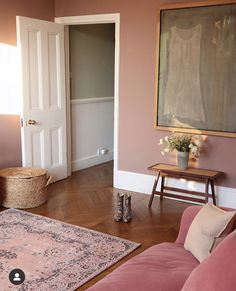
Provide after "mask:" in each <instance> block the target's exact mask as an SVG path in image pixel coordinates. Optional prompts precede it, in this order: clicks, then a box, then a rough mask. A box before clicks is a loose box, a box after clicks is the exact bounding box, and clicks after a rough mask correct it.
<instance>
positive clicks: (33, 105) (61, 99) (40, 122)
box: [17, 16, 67, 181]
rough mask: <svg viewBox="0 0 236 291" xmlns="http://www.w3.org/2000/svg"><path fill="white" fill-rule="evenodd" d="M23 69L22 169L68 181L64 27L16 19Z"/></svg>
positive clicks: (19, 17) (30, 19)
mask: <svg viewBox="0 0 236 291" xmlns="http://www.w3.org/2000/svg"><path fill="white" fill-rule="evenodd" d="M17 44H18V46H19V49H20V55H21V67H22V100H23V103H22V105H23V106H22V107H23V109H22V158H23V166H29V167H42V168H46V169H48V172H49V173H50V174H51V175H52V176H53V181H57V180H60V179H63V178H65V177H67V157H66V100H65V61H64V27H63V25H60V24H56V23H53V22H48V21H42V20H36V19H32V18H27V17H21V16H17Z"/></svg>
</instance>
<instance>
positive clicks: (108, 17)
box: [55, 13, 120, 186]
mask: <svg viewBox="0 0 236 291" xmlns="http://www.w3.org/2000/svg"><path fill="white" fill-rule="evenodd" d="M55 22H57V23H60V24H64V25H65V32H66V33H65V43H66V47H65V50H66V60H67V61H66V76H67V78H66V88H67V89H66V91H67V93H66V94H67V135H68V138H67V160H68V167H67V169H68V176H69V175H70V174H71V172H72V170H74V169H75V168H74V169H72V166H73V167H74V166H75V167H76V163H74V164H73V165H72V163H71V161H72V154H73V153H72V151H71V149H72V138H71V128H72V124H71V123H72V122H71V115H72V114H71V111H72V109H71V102H72V103H73V102H76V101H73V99H71V96H70V94H71V86H70V66H69V26H77V25H92V24H114V30H115V31H114V36H115V48H114V91H113V92H114V100H113V102H114V107H113V108H114V109H113V110H114V115H113V119H114V127H113V137H114V138H113V146H114V148H113V160H114V163H113V186H115V185H116V184H117V180H118V124H119V119H118V117H119V114H118V111H119V110H118V109H119V106H118V104H119V54H120V14H119V13H114V14H99V15H83V16H71V17H59V18H56V19H55ZM72 78H73V76H72ZM102 97H104V96H102ZM111 97H112V96H108V97H104V98H107V102H108V103H109V102H110V103H111ZM81 99H86V98H81ZM87 99H88V98H87ZM90 99H93V98H90ZM87 101H88V100H87ZM90 101H92V100H90ZM103 101H105V99H104V100H103ZM81 102H82V103H83V101H81ZM84 102H86V101H84ZM101 103H104V102H101ZM81 105H82V104H81ZM95 122H96V121H95ZM98 150H99V151H100V153H98ZM104 150H105V152H106V150H107V149H106V147H105V148H104V146H101V148H100V147H99V148H97V149H96V153H95V155H97V156H102V155H103V153H104ZM107 154H109V152H108V153H107ZM107 154H104V156H105V155H107ZM110 154H112V153H110ZM84 163H85V162H84Z"/></svg>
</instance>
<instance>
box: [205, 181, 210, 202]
mask: <svg viewBox="0 0 236 291" xmlns="http://www.w3.org/2000/svg"><path fill="white" fill-rule="evenodd" d="M208 194H209V179H206V187H205V202H206V203H207V202H208Z"/></svg>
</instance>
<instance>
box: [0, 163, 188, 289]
mask: <svg viewBox="0 0 236 291" xmlns="http://www.w3.org/2000/svg"><path fill="white" fill-rule="evenodd" d="M112 176H113V163H112V162H109V163H105V164H102V165H99V166H95V167H91V168H89V169H85V170H81V171H78V172H74V173H73V174H72V176H71V177H69V178H68V179H65V180H62V181H60V182H57V183H54V184H51V185H50V186H49V187H48V188H47V191H48V195H49V199H48V202H47V203H46V204H44V205H42V206H40V207H37V208H33V209H28V210H27V211H29V212H32V213H37V214H40V215H44V216H47V217H50V218H54V219H58V220H61V221H64V222H68V223H72V224H75V225H79V226H83V227H87V228H90V229H94V230H97V231H101V232H104V233H109V234H112V235H115V236H119V237H122V238H125V239H129V240H132V241H135V242H140V243H141V244H142V245H141V247H139V248H138V249H137V250H136V251H134V252H133V253H131V254H130V255H129V256H127V257H125V258H124V259H122V260H121V261H119V262H118V263H117V264H115V265H113V266H112V267H111V268H109V269H108V270H107V271H105V272H103V273H102V274H100V275H98V276H97V277H95V278H94V279H92V280H90V281H89V282H88V283H87V284H85V285H83V286H82V287H81V288H79V289H78V290H86V289H87V288H88V287H89V286H91V285H93V284H94V283H95V282H97V281H98V280H100V279H101V278H102V277H104V276H105V275H107V274H108V273H109V272H111V271H112V270H114V269H115V268H116V267H117V266H118V265H120V264H122V263H123V262H125V261H127V260H128V259H129V258H131V257H132V256H134V255H137V254H138V253H140V252H142V251H143V250H144V249H146V248H148V247H150V246H152V245H155V244H157V243H160V242H165V241H168V242H173V241H174V240H175V238H176V236H177V233H178V229H179V223H180V218H181V215H182V212H183V210H184V209H185V208H186V207H187V206H189V204H188V203H184V202H177V201H174V200H170V199H163V201H162V202H161V203H160V200H159V198H158V197H155V198H154V201H153V204H152V207H151V208H150V209H149V208H148V202H149V195H145V194H140V193H134V192H129V193H130V194H131V196H132V212H133V220H132V222H130V223H124V222H115V221H114V220H113V213H114V206H115V203H116V193H117V190H116V189H114V188H113V187H112V185H113V179H112ZM121 192H122V191H121ZM1 209H3V208H1Z"/></svg>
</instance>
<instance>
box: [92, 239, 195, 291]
mask: <svg viewBox="0 0 236 291" xmlns="http://www.w3.org/2000/svg"><path fill="white" fill-rule="evenodd" d="M198 264H199V262H198V261H197V260H196V259H195V258H194V257H193V256H192V255H191V253H189V252H187V251H186V250H185V249H184V247H183V245H182V244H176V243H161V244H158V245H156V246H153V247H151V248H149V249H147V250H145V251H144V252H142V253H141V254H139V255H137V256H136V257H133V258H132V259H130V260H129V261H127V262H126V263H124V264H123V265H121V266H120V267H118V268H117V269H116V270H115V271H113V272H112V273H110V274H109V275H108V276H106V277H105V278H103V279H102V280H101V281H99V282H98V283H96V284H95V285H93V286H92V287H91V288H89V289H88V290H90V291H105V290H106V291H116V290H117V291H127V290H128V291H139V290H140V291H144V290H148V291H154V290H155V291H156V290H158V291H178V290H181V288H182V287H183V285H184V283H185V281H186V279H187V278H188V276H189V274H190V273H191V272H192V270H193V269H194V268H196V267H197V266H198Z"/></svg>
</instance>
